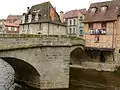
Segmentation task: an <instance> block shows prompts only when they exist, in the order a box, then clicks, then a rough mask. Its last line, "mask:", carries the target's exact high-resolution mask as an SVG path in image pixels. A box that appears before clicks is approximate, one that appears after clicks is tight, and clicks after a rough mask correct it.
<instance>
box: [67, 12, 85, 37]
mask: <svg viewBox="0 0 120 90" xmlns="http://www.w3.org/2000/svg"><path fill="white" fill-rule="evenodd" d="M80 17H82V18H83V20H84V17H85V16H84V15H83V14H81V13H78V16H77V17H71V18H67V19H66V20H67V29H68V30H67V33H68V34H69V35H76V36H79V35H83V34H84V23H83V20H82V21H80ZM70 20H71V22H72V23H71V24H70ZM74 20H75V21H76V23H75V24H74ZM81 24H83V26H82V27H81ZM70 28H71V29H72V32H71V33H70ZM73 28H75V33H74V31H73ZM80 30H82V31H83V32H82V33H80Z"/></svg>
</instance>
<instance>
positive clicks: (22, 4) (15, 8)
mask: <svg viewBox="0 0 120 90" xmlns="http://www.w3.org/2000/svg"><path fill="white" fill-rule="evenodd" d="M46 1H50V2H51V4H52V5H53V6H54V7H56V10H57V12H58V13H59V12H60V11H64V12H66V11H69V10H73V9H82V8H88V7H89V5H90V3H93V2H102V1H110V0H2V1H1V3H0V11H1V13H0V19H3V18H6V17H7V16H8V15H10V14H11V15H19V14H23V13H24V12H26V11H27V7H31V6H32V5H35V4H39V3H42V2H46Z"/></svg>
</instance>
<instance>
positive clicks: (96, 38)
mask: <svg viewBox="0 0 120 90" xmlns="http://www.w3.org/2000/svg"><path fill="white" fill-rule="evenodd" d="M95 42H96V43H98V42H99V36H98V35H96V36H95Z"/></svg>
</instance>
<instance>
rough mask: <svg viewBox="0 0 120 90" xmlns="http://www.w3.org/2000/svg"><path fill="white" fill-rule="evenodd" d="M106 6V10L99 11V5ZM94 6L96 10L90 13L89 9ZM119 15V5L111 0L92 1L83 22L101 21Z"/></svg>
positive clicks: (115, 18) (113, 18)
mask: <svg viewBox="0 0 120 90" xmlns="http://www.w3.org/2000/svg"><path fill="white" fill-rule="evenodd" d="M103 6H106V7H107V10H106V12H101V7H103ZM92 8H96V12H94V13H92V12H91V9H92ZM118 15H119V5H118V4H116V3H115V2H113V1H106V2H99V3H92V4H91V5H90V7H89V9H88V11H87V13H86V16H85V19H84V22H100V21H101V22H102V21H112V20H117V17H118Z"/></svg>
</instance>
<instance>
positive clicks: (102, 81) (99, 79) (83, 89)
mask: <svg viewBox="0 0 120 90" xmlns="http://www.w3.org/2000/svg"><path fill="white" fill-rule="evenodd" d="M16 90H37V89H32V88H28V87H27V88H26V89H16ZM54 90H120V73H119V72H114V73H113V72H112V73H110V72H99V71H95V70H90V69H86V70H85V69H80V68H79V69H78V68H77V69H76V68H70V88H69V89H54Z"/></svg>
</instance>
